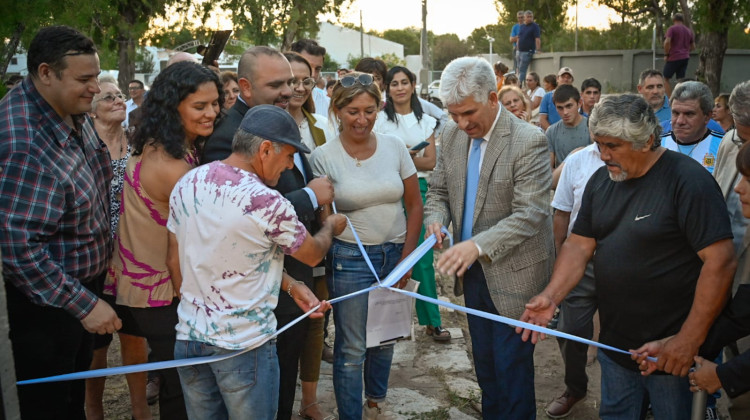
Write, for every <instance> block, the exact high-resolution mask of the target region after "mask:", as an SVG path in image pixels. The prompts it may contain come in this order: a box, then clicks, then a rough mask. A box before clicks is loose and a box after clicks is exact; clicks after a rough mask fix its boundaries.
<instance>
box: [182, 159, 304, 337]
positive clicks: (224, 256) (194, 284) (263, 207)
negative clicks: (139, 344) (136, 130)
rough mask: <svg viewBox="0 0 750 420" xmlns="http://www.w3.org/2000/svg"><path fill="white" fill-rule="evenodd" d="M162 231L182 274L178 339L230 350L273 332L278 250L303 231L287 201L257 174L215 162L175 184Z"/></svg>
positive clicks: (286, 250)
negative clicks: (172, 243)
mask: <svg viewBox="0 0 750 420" xmlns="http://www.w3.org/2000/svg"><path fill="white" fill-rule="evenodd" d="M167 229H169V231H170V232H172V233H174V234H175V235H176V236H177V243H178V244H179V258H180V268H181V271H182V289H181V294H182V296H181V299H180V304H179V306H178V307H177V316H178V318H179V320H178V323H177V326H176V330H177V339H178V340H192V341H200V342H204V343H208V344H210V345H213V346H217V347H221V348H225V349H231V350H235V349H244V348H253V347H256V346H258V345H260V344H261V343H262V342H263V341H264V340H265V338H266V337H267V336H268V335H270V334H273V333H274V332H275V331H276V318H275V317H274V314H273V310H274V308H276V304H277V303H278V298H279V288H280V287H281V275H282V271H283V268H284V254H292V253H294V252H296V251H297V250H298V249H299V247H300V246H301V245H302V242H303V241H304V240H305V237H306V236H307V230H305V227H304V226H303V225H302V223H300V221H299V220H298V219H297V215H296V213H295V212H294V207H292V204H291V203H290V202H289V201H287V200H286V199H285V198H284V197H283V196H282V195H281V194H280V193H279V192H278V191H276V190H272V189H270V188H268V187H267V186H266V185H265V184H264V183H263V182H262V181H261V180H260V178H258V176H257V175H255V174H253V173H250V172H246V171H243V170H241V169H239V168H235V167H233V166H229V165H226V164H223V163H221V162H219V161H216V162H212V163H209V164H207V165H203V166H200V167H198V168H195V169H193V170H191V171H190V172H188V173H187V174H185V176H183V177H182V178H181V179H180V180H179V181H178V182H177V185H175V187H174V190H172V194H171V197H170V199H169V220H168V221H167Z"/></svg>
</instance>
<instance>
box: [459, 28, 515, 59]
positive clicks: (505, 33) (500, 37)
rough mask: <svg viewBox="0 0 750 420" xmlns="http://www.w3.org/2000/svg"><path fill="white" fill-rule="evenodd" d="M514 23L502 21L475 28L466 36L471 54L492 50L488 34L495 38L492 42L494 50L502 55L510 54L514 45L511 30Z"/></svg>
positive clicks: (485, 52)
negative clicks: (512, 44) (511, 42)
mask: <svg viewBox="0 0 750 420" xmlns="http://www.w3.org/2000/svg"><path fill="white" fill-rule="evenodd" d="M512 27H513V24H512V23H501V24H497V25H487V26H483V27H481V28H477V29H474V31H472V32H471V35H469V37H468V38H466V45H467V46H468V48H469V51H470V53H471V54H487V53H489V51H490V45H489V43H490V41H489V40H488V39H487V36H488V35H489V36H490V37H492V38H494V39H495V42H493V43H492V52H493V53H495V54H501V55H510V54H511V53H512V49H513V48H512V46H511V45H510V30H511V28H512Z"/></svg>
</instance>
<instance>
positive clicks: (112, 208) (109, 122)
mask: <svg viewBox="0 0 750 420" xmlns="http://www.w3.org/2000/svg"><path fill="white" fill-rule="evenodd" d="M99 87H100V88H101V91H100V92H99V93H98V94H96V95H95V96H94V100H93V101H92V102H91V113H90V115H91V118H92V119H93V120H94V129H95V130H96V134H97V136H98V137H99V140H101V141H103V142H104V144H106V145H107V150H108V151H109V157H110V159H111V160H112V171H113V173H114V177H113V178H112V183H111V184H110V187H109V214H110V223H111V227H112V229H111V232H112V235H113V236H114V234H115V232H117V225H118V224H119V221H120V200H121V198H122V185H123V179H124V174H125V165H126V164H127V162H128V158H129V157H130V150H131V148H130V144H128V138H127V135H126V133H125V129H124V128H123V126H122V122H123V121H125V116H126V114H125V113H126V108H127V107H126V106H125V102H124V99H125V97H124V96H123V94H122V92H121V91H120V88H119V87H118V86H117V82H116V81H115V79H114V78H112V77H102V78H100V79H99ZM101 281H102V283H99V285H98V286H99V287H101V286H102V284H103V281H104V278H102V279H101ZM107 296H109V295H107ZM108 303H110V304H112V303H113V302H111V301H110V302H108ZM110 342H112V334H104V335H99V334H96V335H94V354H93V358H92V360H91V369H103V368H106V367H107V350H108V349H109V344H110ZM128 344H129V347H128V349H129V350H132V351H131V352H130V353H127V352H125V354H124V355H123V364H126V365H127V364H132V363H133V361H132V360H131V359H130V358H129V356H132V355H134V356H135V358H136V359H137V360H142V359H143V358H145V355H146V340H145V339H144V338H142V337H135V338H134V339H133V341H132V342H131V343H128ZM125 378H126V379H127V381H128V389H129V390H130V406H131V410H132V415H133V418H135V419H139V420H140V419H150V418H151V411H150V410H149V408H148V404H147V403H146V373H143V372H142V373H132V374H130V375H127V376H126V377H125ZM105 380H106V378H92V379H87V380H86V418H88V419H91V420H95V419H103V418H104V407H103V404H102V396H103V394H104V383H105Z"/></svg>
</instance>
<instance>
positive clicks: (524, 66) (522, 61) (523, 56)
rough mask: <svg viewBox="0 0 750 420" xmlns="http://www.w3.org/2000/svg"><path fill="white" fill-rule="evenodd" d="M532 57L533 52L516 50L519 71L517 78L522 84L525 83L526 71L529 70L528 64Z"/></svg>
mask: <svg viewBox="0 0 750 420" xmlns="http://www.w3.org/2000/svg"><path fill="white" fill-rule="evenodd" d="M532 57H534V53H533V52H529V51H526V52H522V51H519V52H518V70H519V71H520V73H521V74H519V75H518V80H520V81H521V83H522V84H524V83H526V71H528V70H529V64H531V58H532ZM524 86H525V85H524Z"/></svg>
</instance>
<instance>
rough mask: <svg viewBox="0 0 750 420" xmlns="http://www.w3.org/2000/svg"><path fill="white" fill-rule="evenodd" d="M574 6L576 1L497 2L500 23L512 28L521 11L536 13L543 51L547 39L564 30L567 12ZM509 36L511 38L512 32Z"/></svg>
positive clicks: (510, 0) (518, 0) (524, 0)
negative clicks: (506, 23)
mask: <svg viewBox="0 0 750 420" xmlns="http://www.w3.org/2000/svg"><path fill="white" fill-rule="evenodd" d="M573 4H575V1H574V0H495V7H497V11H498V12H499V13H500V22H508V23H510V25H511V26H513V24H514V23H516V13H517V12H518V11H519V10H531V11H532V12H534V21H535V22H536V23H537V24H538V25H539V27H540V28H541V29H542V49H545V47H544V43H545V42H546V40H545V37H549V36H551V35H552V34H555V33H557V32H558V31H560V29H562V28H563V26H564V25H565V12H566V11H567V10H568V7H569V6H571V5H573ZM507 36H508V37H509V36H510V31H508V35H507Z"/></svg>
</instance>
